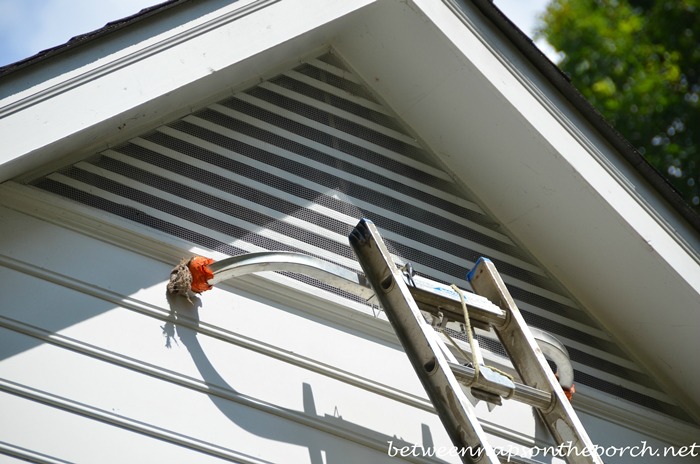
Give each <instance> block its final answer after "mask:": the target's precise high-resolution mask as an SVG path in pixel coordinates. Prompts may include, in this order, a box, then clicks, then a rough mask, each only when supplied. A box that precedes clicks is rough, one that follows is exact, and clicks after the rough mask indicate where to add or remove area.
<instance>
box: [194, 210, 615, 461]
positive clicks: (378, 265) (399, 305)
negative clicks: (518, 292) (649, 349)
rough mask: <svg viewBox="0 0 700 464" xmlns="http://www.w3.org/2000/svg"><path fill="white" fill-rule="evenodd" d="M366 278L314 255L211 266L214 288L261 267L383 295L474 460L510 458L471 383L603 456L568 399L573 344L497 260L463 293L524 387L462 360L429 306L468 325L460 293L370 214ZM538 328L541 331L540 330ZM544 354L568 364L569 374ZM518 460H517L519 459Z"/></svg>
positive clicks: (476, 272)
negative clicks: (523, 310)
mask: <svg viewBox="0 0 700 464" xmlns="http://www.w3.org/2000/svg"><path fill="white" fill-rule="evenodd" d="M349 240H350V245H351V246H352V248H353V250H354V251H355V254H356V255H357V257H358V260H359V262H360V265H361V267H362V269H363V271H364V274H365V275H364V276H362V275H361V274H357V273H355V272H353V271H350V270H348V269H345V268H342V267H340V266H336V265H334V264H332V263H329V262H326V261H322V260H320V259H316V258H313V257H311V256H307V255H303V254H299V253H290V252H262V253H250V254H245V255H241V256H236V257H232V258H227V259H224V260H221V261H217V262H214V263H212V264H211V265H210V269H211V271H212V273H213V278H211V279H209V281H208V282H209V284H211V285H214V284H216V283H218V282H221V281H223V280H227V279H229V278H232V277H236V276H240V275H243V274H248V273H252V272H261V271H287V272H294V273H299V274H304V275H306V276H309V277H311V278H314V279H316V280H318V281H321V282H323V283H325V284H328V285H331V286H334V287H336V288H338V289H340V290H343V291H346V292H348V293H351V294H354V295H357V296H359V297H361V298H363V299H365V300H371V299H373V298H375V297H376V298H377V300H378V302H379V304H380V305H381V307H382V308H383V310H384V312H385V313H386V315H387V318H388V319H389V321H390V322H391V325H392V326H393V328H394V330H395V331H396V334H397V335H398V338H399V340H400V341H401V344H402V345H403V348H404V350H405V351H406V353H407V354H408V357H409V359H410V361H411V363H412V365H413V368H414V369H415V371H416V373H417V374H418V377H419V378H420V380H421V382H422V384H423V387H424V388H425V390H426V392H427V394H428V396H429V397H430V400H431V402H432V404H433V406H434V407H435V409H436V411H437V413H438V415H439V416H440V419H441V421H442V423H443V425H444V426H445V429H446V430H447V432H448V434H449V436H450V438H451V440H452V443H453V445H454V446H455V448H456V449H457V450H467V452H464V453H463V454H462V456H463V457H462V459H463V461H464V462H478V463H489V464H495V463H498V462H500V461H499V458H498V455H497V453H496V451H495V450H494V449H493V448H492V447H491V446H490V445H489V443H488V440H487V437H486V434H485V433H484V430H483V428H482V427H481V425H480V423H479V420H478V419H477V417H476V414H475V412H474V409H473V407H472V404H471V402H470V400H469V399H468V397H467V394H466V393H465V391H464V389H463V388H465V386H468V387H466V390H467V391H469V392H470V393H471V395H472V396H473V397H474V398H477V399H483V400H486V401H488V402H490V403H495V404H500V403H501V398H506V399H513V400H517V401H520V402H523V403H526V404H528V405H531V406H532V407H534V408H535V410H536V411H537V412H538V414H539V416H540V417H541V419H542V421H543V422H544V423H545V424H546V426H547V428H548V429H549V431H550V433H551V434H552V436H553V438H554V439H555V441H556V443H557V445H568V446H567V449H568V450H569V452H568V453H567V456H565V458H566V460H567V462H569V463H572V464H579V463H597V464H602V462H603V461H602V460H601V459H600V457H599V456H598V455H597V453H596V449H595V447H594V445H593V443H592V442H591V440H590V438H589V437H588V434H587V433H586V431H585V429H584V427H583V425H582V424H581V422H580V420H579V419H578V417H577V416H576V413H575V411H574V409H573V408H572V406H571V405H570V403H569V400H568V399H567V398H566V396H565V394H564V391H563V390H562V387H561V385H565V386H566V385H568V386H570V385H571V384H572V383H573V369H572V368H571V364H570V362H569V359H568V355H567V354H566V350H565V348H564V347H563V345H561V343H560V342H558V341H557V340H556V339H554V338H553V337H551V336H548V335H547V334H546V333H544V332H541V333H540V332H539V331H536V330H535V329H530V328H528V326H527V324H526V323H525V320H524V319H523V317H522V315H521V314H520V311H519V310H518V308H517V306H516V305H515V302H514V301H513V298H512V297H511V295H510V293H509V292H508V290H507V289H506V287H505V284H504V283H503V280H502V279H501V277H500V275H499V274H498V272H497V271H496V268H495V266H494V264H493V263H492V262H491V261H489V260H487V259H483V258H482V259H480V260H479V261H478V262H477V263H476V265H475V267H474V268H473V269H472V270H471V271H470V272H469V274H468V276H467V279H468V280H469V282H470V283H471V286H472V288H473V290H474V291H475V292H476V295H475V294H473V293H467V292H462V296H463V297H464V298H465V302H466V305H467V307H468V309H469V319H470V321H471V325H473V326H476V327H480V328H484V329H493V330H494V331H495V332H496V334H497V335H498V338H499V340H500V341H501V343H502V345H503V346H504V348H505V350H506V351H507V353H508V356H509V357H510V359H511V361H512V363H513V365H514V367H515V369H516V371H517V373H518V375H519V376H520V379H522V381H523V383H519V382H514V381H513V380H511V379H510V378H508V377H506V376H505V375H502V374H501V373H499V372H496V371H494V370H493V369H491V368H489V367H487V366H485V365H483V360H482V358H481V356H480V354H479V353H478V352H476V353H472V355H471V356H472V362H474V363H479V364H480V365H479V375H478V376H476V378H475V369H474V368H473V367H470V366H465V365H462V364H460V363H459V362H458V361H457V359H456V358H455V356H454V355H453V354H452V352H450V351H449V350H448V349H447V347H446V346H445V344H444V342H443V341H442V340H441V338H440V337H439V335H438V334H437V332H436V331H435V330H434V327H432V326H431V325H430V324H428V323H427V322H426V319H425V317H424V316H423V314H422V313H421V311H425V312H428V313H430V314H431V315H432V316H433V319H434V321H438V322H439V323H442V324H443V325H444V324H446V323H447V322H449V321H454V322H462V323H464V322H465V321H464V316H463V314H464V313H463V311H462V304H461V299H460V294H459V293H457V292H456V291H455V290H453V289H451V288H450V287H447V286H444V285H442V284H438V283H436V282H433V281H429V280H428V279H423V278H420V277H419V276H413V275H412V273H410V272H404V271H402V270H401V269H399V268H398V267H397V266H396V264H395V263H394V261H393V260H392V258H391V255H390V254H389V251H388V249H387V247H386V245H385V244H384V242H383V240H382V238H381V237H380V235H379V232H378V230H377V228H376V226H375V225H374V224H373V223H372V222H371V221H369V220H367V219H363V220H361V221H360V222H359V224H358V225H357V226H356V227H355V229H354V230H353V231H352V233H351V234H350V237H349ZM533 332H535V335H533ZM543 352H544V353H546V354H547V355H548V357H549V358H550V359H552V360H553V361H554V362H555V364H556V365H557V368H558V371H559V372H558V376H559V379H557V377H556V376H555V374H554V373H553V372H552V369H551V368H550V367H549V365H548V363H547V360H546V358H545V356H544V354H543ZM514 458H515V457H514V456H509V460H510V462H513V461H518V460H519V459H514Z"/></svg>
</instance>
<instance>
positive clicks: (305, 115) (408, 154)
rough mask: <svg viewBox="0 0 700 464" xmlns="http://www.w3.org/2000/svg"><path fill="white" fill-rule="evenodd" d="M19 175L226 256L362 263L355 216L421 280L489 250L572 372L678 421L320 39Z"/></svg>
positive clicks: (462, 270) (449, 279) (460, 272)
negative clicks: (248, 83) (311, 50)
mask: <svg viewBox="0 0 700 464" xmlns="http://www.w3.org/2000/svg"><path fill="white" fill-rule="evenodd" d="M32 184H33V185H34V186H35V187H37V188H40V189H43V190H45V191H49V192H53V193H55V194H57V195H61V196H63V197H67V198H70V199H73V200H75V201H77V202H80V203H82V204H85V205H89V206H92V207H95V208H98V209H100V210H103V211H108V212H110V213H113V214H116V215H119V216H121V217H124V218H127V219H130V220H132V221H135V222H138V223H140V224H143V225H146V226H148V227H152V228H154V229H157V230H159V231H162V232H166V233H169V234H172V235H174V236H177V237H179V238H182V239H185V240H187V241H189V242H191V243H193V244H196V245H198V246H200V247H204V248H208V249H211V250H216V251H219V252H222V253H225V254H227V255H238V254H242V253H248V252H254V251H263V250H287V251H297V252H301V253H306V254H309V255H313V256H316V257H319V258H321V259H327V260H331V261H333V262H335V263H337V264H339V265H341V266H345V267H347V268H350V269H353V270H355V271H360V268H359V265H358V263H357V262H356V260H355V258H354V256H353V254H352V251H351V249H350V247H349V245H348V242H347V236H348V234H349V233H350V231H351V230H352V228H353V227H354V226H355V224H356V223H357V221H358V220H359V218H362V217H367V218H370V219H372V220H373V221H374V222H375V223H376V224H377V226H378V227H379V229H380V230H381V231H382V236H383V237H384V238H385V240H386V242H387V244H388V245H389V247H390V249H391V251H392V253H394V255H395V256H396V257H397V258H398V259H399V260H401V261H403V262H411V263H413V265H414V268H415V269H416V271H417V272H418V274H420V275H423V276H425V277H428V278H430V279H434V280H437V281H441V282H444V283H457V284H458V285H460V286H462V287H463V288H468V284H467V283H466V281H465V280H464V276H465V274H466V271H467V270H468V269H470V268H471V267H472V266H473V264H474V262H475V261H476V260H477V259H478V257H480V256H487V257H489V258H491V259H492V261H494V263H495V264H496V266H497V268H498V269H499V271H500V273H501V274H502V275H503V276H504V280H505V281H506V284H507V285H508V287H509V289H510V291H511V293H512V295H513V297H514V298H515V300H516V302H517V304H518V306H519V307H520V309H521V310H522V312H523V314H524V317H525V319H526V320H527V322H528V323H529V324H531V325H533V326H535V327H538V328H541V329H543V330H546V331H548V332H550V333H552V334H554V335H555V336H557V337H558V338H559V339H560V340H561V341H562V342H563V343H564V344H565V345H566V346H567V348H568V350H569V353H570V355H571V358H572V361H573V363H574V368H575V370H576V372H575V378H576V382H577V384H579V385H581V384H584V385H587V386H589V387H592V388H594V389H597V390H599V391H602V392H605V393H607V394H612V395H614V396H616V397H619V398H622V399H625V400H627V401H631V402H634V403H637V404H639V405H642V406H644V407H647V408H651V409H654V410H657V411H660V412H663V413H666V414H669V415H672V416H674V417H677V418H681V419H683V420H687V421H690V420H689V419H688V417H687V415H686V414H685V413H684V412H683V411H682V410H681V409H680V408H679V407H678V406H677V405H676V404H675V403H674V401H673V400H672V399H671V398H670V397H669V396H667V395H666V394H665V393H663V392H662V391H661V390H660V389H658V387H657V386H656V385H655V384H654V382H653V381H652V380H651V378H650V377H649V376H648V375H647V374H645V373H644V371H643V370H642V369H641V368H640V367H639V366H638V365H637V364H635V363H634V362H633V361H631V360H630V359H629V358H628V357H627V356H626V355H625V354H624V353H623V351H622V350H621V349H620V348H619V347H618V346H617V345H616V344H615V342H614V341H613V339H612V337H610V336H609V334H607V333H606V332H605V331H604V330H603V329H602V328H601V327H599V326H597V325H596V324H595V323H594V321H593V320H592V319H591V318H590V317H589V316H588V315H587V313H586V312H584V311H583V310H582V309H581V308H580V307H579V306H577V304H576V303H575V302H573V301H572V300H571V299H570V298H569V297H568V296H566V293H565V292H564V291H563V290H562V288H561V287H560V286H559V285H558V284H557V283H556V282H555V281H554V280H553V279H551V278H550V277H549V276H548V275H547V274H546V273H545V272H544V271H543V270H542V269H541V268H540V267H538V265H537V264H535V263H534V262H532V260H531V259H530V258H529V257H528V255H527V254H526V253H524V252H523V251H522V250H520V249H519V248H518V247H517V246H516V245H515V244H514V243H513V242H512V241H511V240H510V239H509V238H508V236H507V235H505V234H504V233H503V232H502V231H501V230H500V228H499V224H498V223H497V222H496V221H494V220H493V219H492V218H491V217H489V216H488V215H487V214H485V213H484V211H483V210H482V209H481V208H480V207H479V206H478V204H477V202H476V201H475V199H473V198H470V197H469V196H468V194H466V193H465V192H464V191H463V189H460V188H459V187H458V186H457V185H456V184H455V182H454V181H453V180H452V178H451V177H450V175H449V174H448V173H446V172H445V171H444V170H443V169H441V168H440V166H439V165H438V164H437V163H436V162H434V161H433V157H432V155H430V154H429V153H428V152H426V150H425V149H424V148H422V146H421V144H420V143H419V142H418V141H417V140H416V139H415V138H414V137H412V136H411V135H410V133H409V132H408V131H407V130H405V129H404V128H403V126H402V124H401V123H400V121H399V120H398V119H397V118H396V116H395V115H394V114H393V113H392V112H391V111H390V110H389V109H387V108H386V107H384V106H383V105H382V104H381V103H380V102H378V101H377V100H376V99H374V98H373V97H372V95H371V94H370V93H369V92H368V91H367V89H366V88H365V87H364V86H363V84H362V82H361V81H360V80H359V79H358V78H357V77H356V76H355V75H354V74H353V73H352V72H351V71H350V70H349V69H348V68H347V67H346V66H345V65H344V64H343V63H342V62H341V61H340V60H339V58H338V57H337V56H335V55H334V54H332V53H329V54H326V55H324V56H321V57H319V58H317V59H312V60H310V61H308V62H306V63H304V64H302V65H300V66H298V67H296V68H294V69H292V70H290V71H287V72H284V73H282V74H280V75H278V76H277V77H275V78H272V79H270V80H267V81H265V82H262V83H260V84H259V85H257V86H255V87H253V88H250V89H248V90H245V91H242V92H239V93H237V94H235V95H234V96H232V97H230V98H227V99H225V100H222V101H220V102H217V103H215V104H212V105H210V106H208V107H207V108H205V109H203V110H201V111H198V112H195V113H193V114H190V115H188V116H186V117H184V118H182V119H180V120H177V121H174V122H172V123H170V124H167V125H164V126H162V127H160V128H158V129H157V130H155V131H153V132H150V133H146V134H143V135H141V136H140V137H136V138H134V139H132V140H130V141H129V142H128V143H125V144H123V145H121V146H117V147H115V148H112V149H109V150H105V151H103V152H101V153H99V154H97V155H95V156H94V157H92V158H90V159H87V160H84V161H81V162H78V163H75V164H73V165H71V166H69V167H67V168H65V169H62V170H60V171H57V172H54V173H52V174H49V175H47V176H45V177H43V178H41V179H38V180H35V181H33V182H32ZM296 278H298V279H304V278H303V277H300V276H296ZM309 283H311V284H314V285H317V286H322V284H320V283H318V282H312V281H309ZM328 290H333V289H328ZM482 342H483V343H484V344H485V345H486V348H488V349H491V350H492V351H495V352H496V353H499V352H500V351H501V350H502V347H500V345H499V344H498V343H497V342H496V343H494V342H493V341H492V340H486V339H482Z"/></svg>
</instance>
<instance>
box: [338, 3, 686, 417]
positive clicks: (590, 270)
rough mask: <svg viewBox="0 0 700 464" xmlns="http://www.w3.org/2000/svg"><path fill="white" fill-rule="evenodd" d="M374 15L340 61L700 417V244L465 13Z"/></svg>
mask: <svg viewBox="0 0 700 464" xmlns="http://www.w3.org/2000/svg"><path fill="white" fill-rule="evenodd" d="M368 10H371V13H372V14H371V15H370V14H366V15H365V17H364V18H363V20H362V24H363V27H364V30H365V33H364V34H362V35H357V34H355V35H352V34H350V33H348V34H347V35H345V36H343V37H342V38H341V39H340V40H338V42H337V43H336V44H335V48H336V50H337V51H338V52H339V53H340V54H341V55H342V56H343V57H344V58H345V59H346V61H348V62H349V63H351V65H352V66H353V67H354V69H355V71H356V72H357V73H358V74H359V75H360V76H361V77H362V78H363V79H364V80H365V81H366V82H367V83H368V84H369V85H370V86H371V87H372V88H373V89H374V91H375V92H376V93H377V94H379V95H380V96H381V97H382V98H383V99H384V100H385V101H386V103H387V104H388V106H389V107H391V108H392V109H393V110H394V111H395V112H396V113H397V114H398V115H399V116H400V117H401V118H402V119H403V120H404V122H406V123H407V124H408V125H409V126H410V127H411V128H412V129H413V130H414V131H415V132H416V133H417V135H418V137H420V138H421V139H422V140H423V142H424V143H425V144H426V145H428V146H429V147H430V148H431V150H432V151H433V153H435V154H436V155H437V156H438V157H439V158H440V160H441V161H442V162H443V163H444V164H445V166H446V167H447V169H448V170H449V171H450V172H452V173H453V174H454V175H455V177H456V178H457V179H458V180H459V181H461V182H462V183H463V184H464V185H465V186H467V188H468V189H469V190H471V191H472V192H473V193H474V194H475V195H476V196H477V197H478V198H480V200H481V201H482V202H483V206H484V208H485V209H486V210H487V211H489V212H490V213H491V214H493V215H494V216H495V217H496V218H497V219H499V220H500V221H501V222H502V223H503V224H504V225H505V227H507V228H508V229H509V231H510V232H511V234H512V236H513V237H514V238H515V239H516V240H517V241H518V242H519V243H520V244H522V245H523V246H524V247H525V248H526V249H528V250H529V251H530V252H531V253H532V254H533V255H534V256H535V257H536V258H537V259H538V260H540V262H541V263H542V264H543V265H544V267H545V268H546V269H548V270H549V271H550V273H552V274H553V275H555V276H556V277H557V278H558V279H559V280H560V281H561V282H562V283H563V284H564V285H565V286H566V287H567V288H568V289H569V290H570V291H571V292H572V294H573V295H574V297H575V298H576V299H578V300H579V301H581V303H583V305H584V306H585V307H586V308H588V309H589V310H590V311H591V313H592V315H593V316H594V317H595V318H597V319H599V320H600V321H601V323H603V325H605V326H607V328H608V329H609V330H610V331H611V332H612V333H613V334H615V336H616V338H617V339H618V340H619V341H620V342H621V343H622V344H623V346H625V347H627V349H628V351H629V352H630V354H631V355H632V356H633V357H634V358H637V359H638V360H640V361H641V362H642V363H643V364H645V365H646V366H647V367H648V368H649V369H650V371H651V373H652V375H654V376H655V377H656V378H657V380H658V381H659V382H660V383H661V384H662V385H664V386H665V388H666V390H667V391H668V393H669V394H671V395H672V396H674V397H675V398H676V399H677V400H678V401H679V402H680V403H681V404H683V405H685V407H686V409H688V410H689V411H692V412H691V413H693V414H695V415H696V417H698V418H700V405H698V402H697V400H696V399H695V396H694V395H695V393H696V392H697V391H700V373H699V372H698V371H697V369H695V368H694V367H693V366H692V365H690V364H689V363H687V362H686V360H687V356H686V355H685V353H686V352H687V351H688V350H690V351H691V352H695V351H697V350H698V349H700V346H698V344H699V343H700V342H699V341H698V338H697V337H696V335H695V334H696V333H697V330H698V328H700V310H699V309H698V308H700V260H699V259H698V254H697V250H700V244H699V243H698V239H697V235H695V233H694V232H693V231H692V229H691V228H690V227H689V226H688V225H687V224H686V223H684V222H683V220H681V219H679V218H678V217H677V216H676V214H675V213H674V212H673V210H672V209H671V208H670V207H669V206H668V205H666V204H665V203H664V202H663V200H662V199H660V197H659V195H658V194H657V193H656V192H655V190H654V189H653V188H651V187H650V186H649V185H648V184H646V183H645V181H644V180H643V179H642V178H641V176H640V175H639V174H638V173H637V171H636V170H635V169H634V168H633V167H631V166H630V165H628V164H627V163H626V162H625V161H624V160H623V159H622V157H621V156H620V154H619V153H617V152H615V151H614V150H613V149H612V148H611V147H610V145H609V144H608V143H607V141H606V140H605V139H604V138H603V137H602V136H601V135H600V134H598V133H597V132H595V131H594V130H593V129H592V128H590V127H589V125H588V124H587V122H586V121H585V120H584V119H583V117H582V116H581V115H579V114H578V113H577V112H576V110H574V109H573V108H572V107H571V106H570V105H569V104H568V103H567V102H566V100H565V99H564V98H563V97H562V96H561V95H560V94H559V93H558V91H556V90H555V89H554V88H553V87H552V86H551V85H550V84H549V83H547V82H546V81H545V80H544V78H542V77H541V75H539V74H538V71H537V70H536V69H534V67H533V66H532V65H531V64H530V63H529V62H527V60H526V59H524V58H523V57H522V56H521V55H519V53H518V52H517V51H516V50H515V48H514V47H513V45H512V44H510V43H509V42H508V41H507V40H505V39H504V38H503V37H502V36H500V35H499V33H498V32H497V31H496V29H495V28H494V27H493V26H492V25H491V24H489V23H488V22H487V21H486V20H485V19H484V18H483V17H481V15H480V13H479V12H478V11H477V10H476V9H475V8H474V7H473V6H471V5H470V4H469V2H461V4H460V5H457V2H453V1H451V0H443V1H442V2H438V1H434V0H415V1H413V2H408V3H406V2H387V3H380V4H377V5H374V6H373V7H372V8H370V9H368ZM365 13H369V11H366V12H365ZM387 18H394V24H391V23H390V21H389V20H388V19H387ZM397 23H398V24H397ZM389 63H390V64H389Z"/></svg>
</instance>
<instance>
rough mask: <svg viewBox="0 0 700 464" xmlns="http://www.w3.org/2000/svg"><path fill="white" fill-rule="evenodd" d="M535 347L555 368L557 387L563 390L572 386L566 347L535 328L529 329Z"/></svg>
mask: <svg viewBox="0 0 700 464" xmlns="http://www.w3.org/2000/svg"><path fill="white" fill-rule="evenodd" d="M530 331H531V332H532V335H533V337H534V338H535V341H536V342H537V345H538V346H539V347H540V349H541V350H542V354H544V357H545V358H547V359H549V360H550V361H552V362H553V363H554V364H556V366H557V377H559V385H561V386H562V388H564V389H565V390H568V389H570V388H571V386H572V385H573V384H574V368H573V366H572V365H571V359H569V352H568V351H566V347H565V346H564V344H563V343H562V342H560V341H559V340H558V339H557V338H556V337H554V336H553V335H551V334H549V333H547V332H545V331H543V330H540V329H538V328H535V327H530Z"/></svg>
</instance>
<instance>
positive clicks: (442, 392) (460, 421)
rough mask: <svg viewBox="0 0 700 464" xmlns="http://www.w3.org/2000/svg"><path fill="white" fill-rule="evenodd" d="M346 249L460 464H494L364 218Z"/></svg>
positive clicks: (430, 333)
mask: <svg viewBox="0 0 700 464" xmlns="http://www.w3.org/2000/svg"><path fill="white" fill-rule="evenodd" d="M350 245H351V246H352V248H353V250H354V251H355V254H356V255H357V257H358V260H359V262H360V265H361V266H362V269H363V270H364V272H365V275H366V278H367V280H368V281H369V282H370V284H371V286H372V288H373V289H374V291H375V294H376V296H377V298H378V300H379V302H380V304H381V306H382V308H383V309H384V312H385V313H386V316H387V318H388V319H389V322H390V323H391V325H392V326H393V328H394V330H395V331H396V334H397V336H398V338H399V340H400V342H401V344H402V345H403V348H404V350H405V351H406V354H407V355H408V358H409V360H410V361H411V364H412V365H413V368H414V370H415V371H416V373H417V374H418V377H419V378H420V380H421V383H422V384H423V387H424V388H425V391H426V393H427V394H428V396H429V397H430V400H431V401H432V403H433V406H434V407H435V409H436V411H437V413H438V415H439V416H440V419H441V421H442V423H443V425H444V426H445V429H446V430H447V433H448V434H449V436H450V438H451V440H452V443H453V445H454V446H455V447H456V448H457V450H458V451H459V452H460V453H463V455H462V460H463V462H475V463H477V462H478V463H489V464H496V463H498V462H499V460H498V457H497V456H496V453H495V451H494V450H493V448H492V447H491V446H490V445H489V444H488V441H487V437H486V434H485V432H484V430H483V428H482V427H481V424H480V423H479V420H478V419H477V417H476V414H475V412H474V410H473V408H472V407H471V404H469V401H468V399H467V397H466V395H465V394H464V392H463V391H462V388H461V386H460V384H459V382H458V381H457V379H456V377H455V375H454V373H453V372H452V370H451V368H450V366H449V364H448V361H447V359H446V358H445V356H444V354H443V353H442V350H441V348H440V346H439V344H438V343H437V342H436V338H435V331H434V330H433V329H432V327H430V326H429V325H428V324H427V323H426V322H425V321H424V319H423V315H422V314H421V312H420V310H419V309H418V306H417V305H416V303H415V301H414V300H413V297H412V296H411V293H410V291H409V289H408V287H407V285H406V283H405V282H404V281H403V277H402V274H401V273H400V271H399V270H398V269H397V268H396V265H395V264H394V262H393V260H392V259H391V256H390V254H389V251H388V249H387V248H386V245H385V244H384V242H383V241H382V239H381V237H380V236H379V233H378V231H377V229H376V226H375V225H374V224H373V223H372V222H371V221H369V220H366V219H363V220H362V221H360V223H359V224H358V225H357V226H356V227H355V229H354V230H353V232H352V233H351V235H350ZM465 451H466V452H465ZM470 455H471V456H470Z"/></svg>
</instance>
